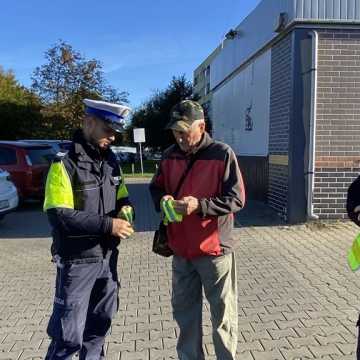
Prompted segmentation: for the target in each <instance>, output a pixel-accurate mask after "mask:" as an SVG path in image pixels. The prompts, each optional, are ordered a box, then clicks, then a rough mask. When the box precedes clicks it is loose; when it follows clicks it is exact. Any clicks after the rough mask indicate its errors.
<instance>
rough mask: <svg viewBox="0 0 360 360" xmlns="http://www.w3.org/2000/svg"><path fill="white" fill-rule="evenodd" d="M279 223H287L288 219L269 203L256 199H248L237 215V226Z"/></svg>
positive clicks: (273, 224)
mask: <svg viewBox="0 0 360 360" xmlns="http://www.w3.org/2000/svg"><path fill="white" fill-rule="evenodd" d="M279 225H286V221H285V220H284V219H282V218H281V217H280V216H279V215H278V214H277V213H276V211H274V210H273V209H271V208H270V207H269V206H268V205H267V204H265V203H263V202H261V201H256V200H248V201H247V202H246V205H245V208H244V209H243V210H241V211H239V212H238V213H237V214H236V217H235V227H236V228H239V227H245V226H279Z"/></svg>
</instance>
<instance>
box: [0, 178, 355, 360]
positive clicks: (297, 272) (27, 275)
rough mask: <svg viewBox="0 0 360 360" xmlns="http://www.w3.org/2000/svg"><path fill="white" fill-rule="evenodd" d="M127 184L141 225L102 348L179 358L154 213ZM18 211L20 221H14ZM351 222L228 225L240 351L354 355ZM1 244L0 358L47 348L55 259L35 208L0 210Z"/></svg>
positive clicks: (248, 359) (242, 355) (123, 262)
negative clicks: (235, 243)
mask: <svg viewBox="0 0 360 360" xmlns="http://www.w3.org/2000/svg"><path fill="white" fill-rule="evenodd" d="M129 190H130V193H131V192H132V193H134V197H135V199H134V200H135V205H137V208H138V210H137V220H136V229H137V230H138V231H140V232H138V233H136V235H135V236H134V237H132V238H131V239H128V240H124V241H122V243H121V245H120V261H119V273H120V278H121V290H120V309H119V312H118V314H117V315H116V317H115V319H114V321H113V326H112V329H111V334H110V335H109V336H108V337H107V343H106V350H107V358H108V359H111V360H155V359H162V360H169V359H176V358H177V355H176V351H175V348H176V339H177V337H178V328H177V326H176V323H175V322H174V320H173V318H172V309H171V304H170V299H171V258H169V259H165V258H161V257H159V256H156V255H154V254H153V253H152V252H151V242H152V232H151V230H154V229H155V228H156V226H157V223H158V219H157V217H156V216H154V215H153V209H152V205H151V202H150V199H149V196H148V194H147V190H146V184H143V185H139V184H130V186H129ZM7 219H9V221H8V220H7ZM16 219H18V221H19V219H21V221H22V224H23V229H22V228H21V227H18V226H15V225H16ZM239 219H240V217H239ZM240 221H241V219H240ZM34 224H38V226H37V227H36V226H35V225H34ZM357 232H358V229H357V228H356V227H355V226H354V225H352V224H350V223H341V222H335V223H324V224H320V225H313V224H307V225H299V226H263V227H241V228H237V229H236V230H235V231H234V235H235V236H238V237H239V238H241V246H240V247H239V249H238V250H237V252H236V257H237V268H238V289H239V318H238V320H239V342H238V349H237V358H238V359H239V360H257V359H260V360H261V359H263V360H264V359H281V360H283V359H286V360H287V359H289V360H290V359H312V360H315V359H319V360H320V359H321V360H337V359H339V360H340V359H341V360H348V359H354V357H355V341H356V327H355V323H356V320H357V316H358V312H359V308H360V300H359V298H358V293H359V291H360V277H359V274H354V273H352V272H351V271H349V270H348V268H347V264H346V251H347V249H348V247H349V246H350V245H351V242H352V239H353V237H354V235H355V234H356V233H357ZM0 247H1V252H0V264H1V268H0V360H3V359H9V360H10V359H11V360H23V359H30V358H43V357H44V355H45V352H46V349H47V346H48V344H49V339H48V337H47V334H46V326H47V321H48V318H49V316H50V313H51V310H52V296H53V291H54V278H55V268H54V266H53V265H52V264H51V262H50V256H49V248H50V238H49V228H48V225H47V221H46V218H45V216H44V214H42V213H41V212H40V208H38V209H36V207H35V209H34V208H31V207H28V208H25V209H24V210H21V211H20V212H17V213H14V214H11V215H9V216H8V217H7V218H5V220H4V221H3V222H2V223H1V224H0ZM24 249H26V251H24ZM203 317H204V348H205V354H206V359H207V360H210V359H216V356H215V353H214V347H213V344H212V335H211V333H212V327H211V322H210V314H209V306H208V304H207V302H206V301H205V309H204V313H203Z"/></svg>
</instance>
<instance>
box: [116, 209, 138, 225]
mask: <svg viewBox="0 0 360 360" xmlns="http://www.w3.org/2000/svg"><path fill="white" fill-rule="evenodd" d="M118 218H120V219H123V220H126V221H127V222H129V223H130V224H132V223H133V222H134V209H133V208H132V207H131V206H129V205H125V206H123V207H122V208H121V210H120V211H119V213H118Z"/></svg>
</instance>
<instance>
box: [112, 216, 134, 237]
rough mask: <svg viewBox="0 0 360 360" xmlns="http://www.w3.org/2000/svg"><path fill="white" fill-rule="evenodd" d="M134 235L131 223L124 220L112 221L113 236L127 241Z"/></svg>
mask: <svg viewBox="0 0 360 360" xmlns="http://www.w3.org/2000/svg"><path fill="white" fill-rule="evenodd" d="M133 233H134V229H133V228H132V226H131V225H130V223H129V222H127V221H126V220H122V219H112V230H111V235H113V236H116V237H119V238H121V239H125V238H127V237H129V236H130V235H132V234H133Z"/></svg>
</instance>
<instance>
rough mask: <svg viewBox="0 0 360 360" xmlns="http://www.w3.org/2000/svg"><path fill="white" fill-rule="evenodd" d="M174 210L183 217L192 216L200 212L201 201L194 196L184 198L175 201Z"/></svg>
mask: <svg viewBox="0 0 360 360" xmlns="http://www.w3.org/2000/svg"><path fill="white" fill-rule="evenodd" d="M174 210H175V211H176V212H177V213H179V214H181V215H191V214H192V213H194V212H198V211H199V210H200V203H199V200H198V199H197V198H195V197H193V196H184V197H183V198H182V199H181V200H175V201H174Z"/></svg>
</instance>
